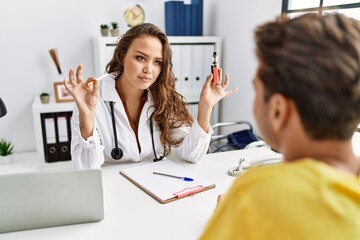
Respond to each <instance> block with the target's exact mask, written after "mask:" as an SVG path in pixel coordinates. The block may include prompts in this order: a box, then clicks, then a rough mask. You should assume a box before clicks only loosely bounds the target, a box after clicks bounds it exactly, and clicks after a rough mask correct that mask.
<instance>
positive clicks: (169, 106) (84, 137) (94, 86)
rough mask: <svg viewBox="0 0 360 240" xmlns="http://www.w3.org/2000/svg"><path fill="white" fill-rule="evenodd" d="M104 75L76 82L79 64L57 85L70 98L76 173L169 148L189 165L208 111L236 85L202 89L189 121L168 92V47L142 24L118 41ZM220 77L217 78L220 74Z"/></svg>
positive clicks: (205, 130)
mask: <svg viewBox="0 0 360 240" xmlns="http://www.w3.org/2000/svg"><path fill="white" fill-rule="evenodd" d="M106 69H107V72H108V74H107V75H105V76H103V77H102V78H101V79H98V80H97V79H95V78H89V79H88V80H87V81H86V82H84V81H83V76H82V65H79V67H78V68H77V70H76V74H75V76H74V71H73V69H70V72H69V80H65V81H64V82H65V87H66V89H67V90H68V91H69V92H70V93H71V95H72V96H73V97H74V99H75V102H76V106H77V108H75V109H74V112H73V127H72V135H73V136H72V142H71V154H72V161H73V163H74V165H75V167H76V168H77V169H83V168H100V167H101V165H102V164H103V163H104V162H105V161H106V162H114V161H118V160H120V159H121V161H134V162H138V161H141V160H146V159H154V160H155V161H157V160H161V159H162V158H163V157H164V156H168V155H170V153H171V150H172V148H176V149H177V150H178V153H179V154H180V156H181V157H183V158H184V159H186V160H188V161H191V162H197V161H199V160H200V159H201V157H202V156H203V155H205V154H206V151H207V148H208V146H209V142H210V136H211V134H212V129H211V127H210V125H209V119H210V114H211V111H212V108H213V106H214V105H215V104H216V103H217V102H218V101H220V100H221V99H222V98H224V97H226V96H229V95H231V94H233V93H234V92H235V91H236V90H237V88H233V89H231V90H230V91H225V89H226V87H227V86H228V84H229V76H228V75H226V77H225V81H224V83H223V84H220V85H215V84H214V83H212V82H211V81H212V75H210V76H209V77H208V78H207V80H206V82H205V84H204V87H203V89H202V92H201V96H200V100H199V107H198V116H197V119H195V120H193V119H192V117H191V115H190V113H189V111H188V109H187V104H186V102H185V99H184V98H183V97H182V96H181V95H180V94H179V93H177V92H176V91H175V77H174V74H173V72H172V63H171V49H170V45H169V42H168V39H167V37H166V35H165V34H164V33H163V32H162V31H161V30H159V29H158V28H157V27H156V26H154V25H152V24H149V23H145V24H141V25H138V26H135V27H133V28H131V29H130V30H128V31H127V32H126V33H125V34H124V35H123V36H122V37H121V39H120V40H119V43H118V44H117V47H116V49H115V51H114V55H113V58H112V60H111V61H110V62H109V63H108V65H107V67H106ZM220 77H221V73H220Z"/></svg>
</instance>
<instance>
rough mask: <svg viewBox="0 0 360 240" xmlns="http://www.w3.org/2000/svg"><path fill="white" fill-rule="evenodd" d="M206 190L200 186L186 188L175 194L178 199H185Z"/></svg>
mask: <svg viewBox="0 0 360 240" xmlns="http://www.w3.org/2000/svg"><path fill="white" fill-rule="evenodd" d="M204 190H205V189H204V187H203V186H202V185H199V186H195V187H191V188H185V189H184V190H181V191H179V192H176V193H174V196H175V197H176V198H183V197H187V196H193V195H194V194H195V193H198V192H202V191H204Z"/></svg>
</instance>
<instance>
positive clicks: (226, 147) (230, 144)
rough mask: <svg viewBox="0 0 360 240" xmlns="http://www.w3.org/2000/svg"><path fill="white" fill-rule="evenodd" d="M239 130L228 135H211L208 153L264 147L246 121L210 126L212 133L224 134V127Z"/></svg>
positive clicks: (263, 143)
mask: <svg viewBox="0 0 360 240" xmlns="http://www.w3.org/2000/svg"><path fill="white" fill-rule="evenodd" d="M230 126H232V127H235V128H236V129H241V130H238V131H235V132H231V133H229V134H217V135H213V136H212V137H211V140H210V146H209V149H208V153H214V152H225V151H231V150H239V149H245V148H250V147H261V146H265V145H266V144H265V142H264V141H262V139H261V138H260V137H259V136H257V135H256V134H255V133H254V132H253V127H252V125H251V124H250V123H249V122H247V121H237V122H220V123H216V124H214V125H212V126H211V127H212V128H213V130H214V132H219V130H220V132H224V131H223V128H225V127H230Z"/></svg>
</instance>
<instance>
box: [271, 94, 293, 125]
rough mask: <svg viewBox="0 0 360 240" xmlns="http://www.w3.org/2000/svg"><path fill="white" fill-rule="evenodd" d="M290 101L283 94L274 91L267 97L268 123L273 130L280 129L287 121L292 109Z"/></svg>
mask: <svg viewBox="0 0 360 240" xmlns="http://www.w3.org/2000/svg"><path fill="white" fill-rule="evenodd" d="M291 108H292V106H291V102H290V100H289V99H288V98H286V97H285V96H284V95H282V94H279V93H276V94H273V95H272V96H271V97H270V99H269V110H270V111H269V117H270V124H271V125H272V127H273V129H274V131H276V132H279V131H281V130H282V129H283V128H284V127H285V126H286V125H287V123H288V120H289V116H290V114H291V111H292V109H291Z"/></svg>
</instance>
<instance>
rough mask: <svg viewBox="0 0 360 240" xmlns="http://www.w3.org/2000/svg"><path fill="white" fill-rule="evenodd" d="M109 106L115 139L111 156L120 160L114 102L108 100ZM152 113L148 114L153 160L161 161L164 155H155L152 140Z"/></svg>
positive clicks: (121, 154) (120, 153) (121, 153)
mask: <svg viewBox="0 0 360 240" xmlns="http://www.w3.org/2000/svg"><path fill="white" fill-rule="evenodd" d="M110 108H111V121H112V126H113V131H114V140H115V147H114V148H113V149H112V150H111V157H112V158H113V159H114V160H120V159H121V158H122V157H123V155H124V153H123V150H122V149H121V148H120V147H119V146H118V140H117V134H116V126H115V114H114V102H110ZM153 115H154V113H152V114H151V116H150V133H151V143H152V148H153V152H154V157H155V158H154V162H157V161H161V160H162V159H163V158H164V157H165V155H162V156H160V157H158V156H157V155H156V151H155V142H154V128H153V122H152V117H153Z"/></svg>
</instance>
